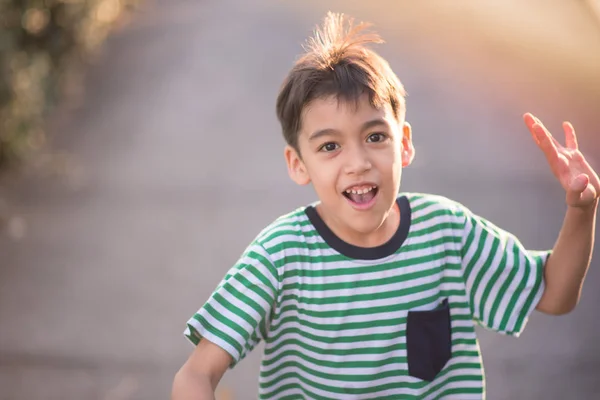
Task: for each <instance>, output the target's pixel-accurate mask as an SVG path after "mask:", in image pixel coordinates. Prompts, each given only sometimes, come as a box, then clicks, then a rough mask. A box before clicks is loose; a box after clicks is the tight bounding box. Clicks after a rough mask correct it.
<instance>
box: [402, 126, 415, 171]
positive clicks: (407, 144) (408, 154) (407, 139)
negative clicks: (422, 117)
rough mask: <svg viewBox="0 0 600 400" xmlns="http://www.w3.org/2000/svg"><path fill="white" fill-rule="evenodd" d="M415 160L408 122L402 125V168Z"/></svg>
mask: <svg viewBox="0 0 600 400" xmlns="http://www.w3.org/2000/svg"><path fill="white" fill-rule="evenodd" d="M414 158H415V147H414V146H413V142H412V128H411V126H410V124H409V123H408V122H406V121H405V122H404V124H403V125H402V167H403V168H404V167H408V166H409V165H410V164H411V163H412V161H413V159H414Z"/></svg>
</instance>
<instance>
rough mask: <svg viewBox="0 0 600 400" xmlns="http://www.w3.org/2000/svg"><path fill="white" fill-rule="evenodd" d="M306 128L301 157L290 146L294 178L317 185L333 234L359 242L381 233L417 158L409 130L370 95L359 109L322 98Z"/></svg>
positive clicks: (288, 158)
mask: <svg viewBox="0 0 600 400" xmlns="http://www.w3.org/2000/svg"><path fill="white" fill-rule="evenodd" d="M301 125H302V130H301V132H300V133H299V137H298V147H299V149H300V154H301V158H300V156H299V155H298V154H297V153H296V151H294V150H293V149H292V148H291V147H289V146H288V147H286V151H285V155H286V161H287V163H288V169H289V173H290V176H291V178H292V179H293V180H294V181H295V182H296V183H298V184H302V185H304V184H308V183H310V182H312V184H313V186H314V188H315V191H316V192H317V195H318V196H319V200H320V204H319V206H318V207H317V209H318V210H319V212H320V214H321V215H322V217H323V219H324V220H325V222H326V223H328V225H330V227H332V228H333V230H334V232H335V231H337V232H336V233H342V232H343V233H346V234H347V235H349V236H351V237H356V235H357V234H358V235H359V236H364V235H368V234H370V233H373V232H375V231H376V230H378V229H379V228H380V227H381V226H382V224H383V223H384V222H385V220H386V218H387V216H388V214H389V213H390V210H391V209H392V207H393V206H394V204H395V200H396V197H397V194H398V191H399V188H400V178H401V175H402V167H404V166H407V165H409V164H410V162H411V161H412V158H413V155H414V148H413V145H412V141H411V130H410V126H409V125H408V124H407V123H405V122H404V121H400V122H398V121H397V120H396V119H395V118H394V115H393V112H392V110H391V108H390V107H389V106H386V107H385V108H383V109H379V110H378V109H376V108H374V107H372V106H371V105H370V103H369V99H368V96H367V95H364V96H362V97H361V98H360V100H359V102H358V107H356V108H355V107H354V104H353V103H350V104H347V103H345V102H338V101H337V100H336V99H335V97H329V98H324V99H317V100H315V101H313V102H312V103H311V104H309V105H308V106H307V107H306V109H305V110H304V113H303V119H302V124H301ZM331 225H333V226H331Z"/></svg>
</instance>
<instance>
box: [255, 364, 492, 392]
mask: <svg viewBox="0 0 600 400" xmlns="http://www.w3.org/2000/svg"><path fill="white" fill-rule="evenodd" d="M290 366H291V367H294V368H297V369H301V370H304V371H305V372H307V373H310V371H306V370H307V368H306V367H305V366H304V365H301V364H299V363H291V365H290ZM282 368H285V366H282ZM460 369H475V370H477V371H479V370H480V365H479V363H457V364H454V365H451V366H449V367H446V369H444V370H443V371H442V372H440V374H439V375H438V376H437V377H436V379H442V378H445V379H444V382H443V383H449V382H464V381H479V380H481V377H480V376H474V375H457V376H448V377H447V376H446V375H448V374H449V373H450V372H452V371H456V370H460ZM390 373H391V374H392V375H390ZM320 375H330V374H320ZM261 376H262V375H261ZM388 376H398V377H400V376H403V375H400V374H397V373H396V371H389V372H384V373H380V374H378V375H377V376H376V378H383V377H388ZM288 378H297V379H298V380H300V381H302V382H303V383H304V384H306V385H307V386H309V387H313V388H315V389H320V390H323V391H328V392H330V393H340V394H352V395H363V394H370V393H376V392H381V391H384V390H392V389H412V390H418V389H423V388H424V387H425V386H427V385H428V384H429V382H426V381H421V382H391V383H386V384H382V385H378V386H371V387H368V388H341V387H337V386H330V385H324V384H322V383H317V382H314V381H313V380H310V379H307V378H305V377H304V376H302V375H300V374H297V373H286V374H283V375H280V376H278V377H277V378H276V380H275V381H273V382H269V381H267V382H262V383H261V384H260V387H261V388H263V389H267V388H268V387H269V386H273V385H274V384H275V383H277V382H281V381H283V380H285V379H288ZM325 379H328V378H325ZM373 379H374V378H373V377H372V376H369V380H373ZM346 380H348V381H355V382H356V381H363V378H362V377H359V376H349V379H346ZM443 383H442V382H441V384H443ZM266 397H271V393H269V394H268V395H266Z"/></svg>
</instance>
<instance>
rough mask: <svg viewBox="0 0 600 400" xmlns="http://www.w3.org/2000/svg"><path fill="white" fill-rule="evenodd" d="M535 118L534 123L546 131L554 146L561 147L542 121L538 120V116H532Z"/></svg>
mask: <svg viewBox="0 0 600 400" xmlns="http://www.w3.org/2000/svg"><path fill="white" fill-rule="evenodd" d="M533 118H534V120H535V124H537V125H539V126H541V127H542V129H543V130H544V132H546V135H547V136H548V137H549V138H550V140H551V141H552V142H553V143H554V146H556V147H557V148H561V147H562V145H561V144H560V142H559V141H558V140H556V139H555V138H554V136H552V134H551V133H550V131H549V130H548V129H547V128H546V127H545V126H544V124H542V121H540V120H539V119H538V118H536V117H533Z"/></svg>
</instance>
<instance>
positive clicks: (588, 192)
mask: <svg viewBox="0 0 600 400" xmlns="http://www.w3.org/2000/svg"><path fill="white" fill-rule="evenodd" d="M525 123H526V124H527V126H528V127H529V130H530V131H531V133H532V135H533V138H534V140H535V141H536V143H537V144H538V146H539V147H540V149H542V151H543V152H544V155H545V156H546V159H547V160H548V163H549V165H550V168H551V170H552V172H553V173H554V175H555V176H556V178H557V179H558V181H559V182H560V183H561V185H562V186H563V188H564V189H565V191H566V203H567V213H566V215H565V219H564V222H563V226H562V229H561V231H560V233H559V235H558V239H557V241H556V244H555V245H554V249H553V251H552V255H551V256H550V257H549V258H548V261H547V263H546V266H545V268H544V281H545V290H544V294H543V295H542V298H541V299H540V301H539V303H538V305H537V307H536V309H537V310H538V311H541V312H544V313H546V314H552V315H561V314H566V313H568V312H570V311H572V310H573V309H574V308H575V306H576V305H577V303H578V302H579V297H580V295H581V288H582V285H583V281H584V279H585V275H586V273H587V270H588V268H589V266H590V262H591V258H592V250H593V247H594V230H595V227H596V210H597V207H598V198H599V197H598V196H599V194H600V179H599V178H598V175H597V174H596V172H595V171H594V170H593V169H592V167H591V166H590V165H589V164H588V163H587V161H586V160H585V158H584V157H583V155H582V154H581V152H580V151H579V148H578V145H577V138H576V136H575V131H574V130H573V127H572V126H571V124H569V123H567V122H565V123H564V124H563V128H564V130H565V137H566V141H565V142H566V143H565V144H566V147H563V146H562V145H561V144H560V143H559V142H558V141H557V140H556V139H555V138H554V137H553V136H552V135H551V134H550V132H548V130H547V129H546V128H545V127H544V126H543V125H542V123H541V122H540V121H539V120H538V119H536V118H535V117H533V116H532V115H531V114H526V115H525Z"/></svg>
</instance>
